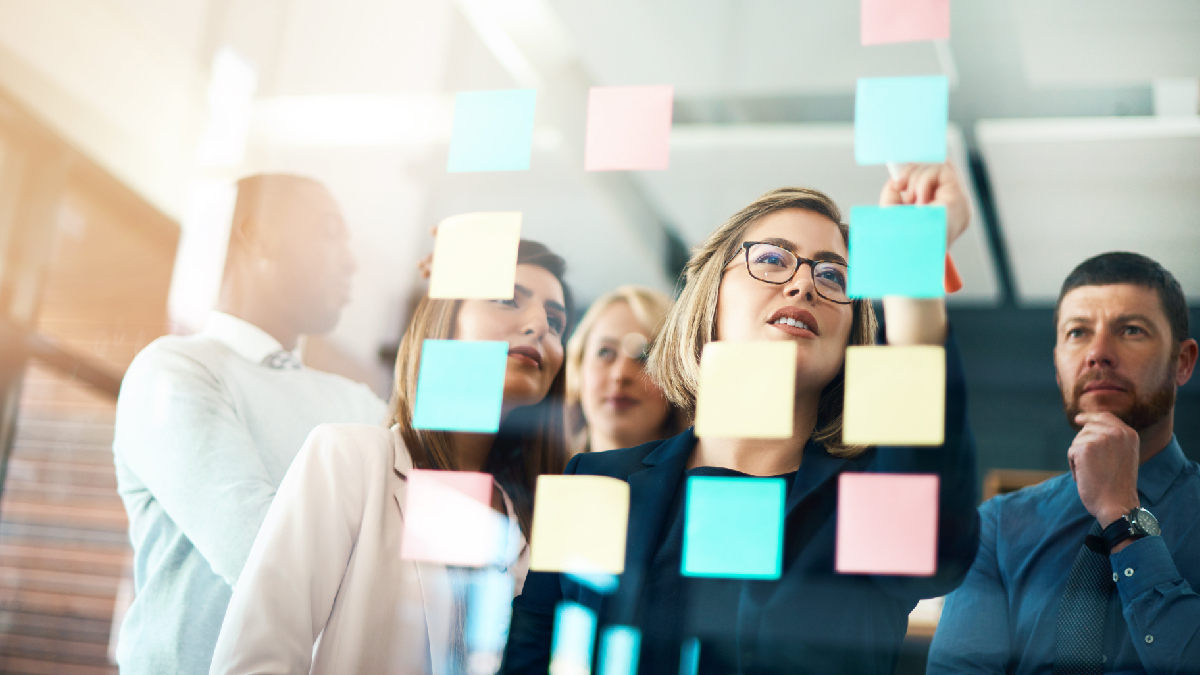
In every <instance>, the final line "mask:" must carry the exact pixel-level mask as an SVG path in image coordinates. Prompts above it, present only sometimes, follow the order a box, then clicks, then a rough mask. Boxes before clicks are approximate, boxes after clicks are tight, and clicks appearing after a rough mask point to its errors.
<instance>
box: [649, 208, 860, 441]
mask: <svg viewBox="0 0 1200 675" xmlns="http://www.w3.org/2000/svg"><path fill="white" fill-rule="evenodd" d="M785 209H800V210H803V211H809V212H811V213H816V214H818V215H822V216H825V217H826V218H828V219H829V220H830V221H831V222H832V223H833V224H835V225H836V226H837V228H838V230H839V231H840V232H841V234H842V241H843V242H846V245H847V246H849V241H850V229H849V227H847V226H846V224H845V223H843V222H842V212H841V210H840V209H838V207H837V204H835V203H834V201H833V200H832V199H830V198H829V197H828V196H826V195H825V194H824V193H822V192H819V191H817V190H812V189H808V188H779V189H777V190H772V191H770V192H768V193H766V194H765V195H763V196H761V197H759V198H758V199H756V200H754V202H753V203H751V204H750V205H749V206H747V207H746V208H744V209H742V210H741V211H738V212H737V213H735V214H734V215H733V216H732V217H731V218H730V219H729V220H727V221H725V223H724V224H723V225H721V226H720V227H718V228H717V229H715V230H713V231H712V232H711V233H710V234H709V235H708V237H706V238H705V239H704V241H703V242H701V243H700V245H699V246H697V247H696V248H695V249H693V250H692V257H691V259H690V260H688V263H687V266H686V267H685V268H684V271H683V276H682V279H681V280H682V282H683V284H684V286H683V292H682V293H681V294H680V295H679V300H677V301H676V302H675V306H674V307H673V308H671V311H670V312H669V313H668V314H667V319H666V323H665V324H664V326H663V330H662V333H660V334H659V336H658V339H657V340H655V341H654V345H653V347H652V348H651V350H650V361H649V364H648V367H649V371H650V375H651V377H653V378H654V380H655V382H657V383H658V385H659V386H660V387H662V390H663V393H664V394H666V396H667V398H668V399H670V401H671V402H672V403H674V404H675V405H676V406H678V407H679V408H680V409H682V410H684V411H685V413H686V414H688V415H693V414H695V410H696V391H697V390H698V389H699V384H700V353H701V351H702V350H703V349H704V345H706V344H708V343H709V342H711V341H713V340H715V339H716V337H717V336H716V330H717V324H716V313H717V293H718V291H719V290H720V288H721V279H722V278H723V274H724V270H725V267H726V266H727V265H729V263H731V262H732V261H733V259H734V257H735V256H737V255H738V253H739V252H740V251H741V250H742V249H741V245H742V238H743V237H744V235H745V233H746V230H748V229H749V228H750V226H751V225H753V224H754V223H756V222H758V221H759V220H760V219H761V218H763V217H764V216H767V215H769V214H772V213H775V212H777V211H783V210H785ZM851 308H852V311H853V319H852V321H853V323H852V325H851V328H850V339H849V344H851V345H872V344H875V334H876V332H877V330H878V327H879V324H878V321H877V320H876V318H875V310H874V309H873V308H872V307H871V302H870V301H869V300H863V299H857V300H854V302H853V303H852V304H851ZM844 380H845V366H844V365H843V368H842V369H841V370H839V371H838V374H837V376H836V377H834V378H833V381H831V382H830V383H829V384H828V385H826V386H825V389H824V390H822V392H821V397H820V401H819V403H818V404H817V426H816V429H815V430H814V431H813V435H812V438H811V440H813V441H816V442H818V443H823V444H824V445H825V449H826V451H828V452H829V454H831V455H834V456H836V457H855V456H858V455H860V454H862V453H863V452H864V451H865V450H866V447H865V446H848V445H843V444H842V405H843V397H844V395H845V392H844Z"/></svg>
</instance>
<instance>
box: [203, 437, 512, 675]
mask: <svg viewBox="0 0 1200 675" xmlns="http://www.w3.org/2000/svg"><path fill="white" fill-rule="evenodd" d="M411 471H412V459H411V457H410V456H409V454H408V450H407V449H406V448H405V447H404V443H403V441H402V440H401V438H400V434H399V432H398V430H397V427H393V428H392V429H384V428H382V427H379V426H366V425H357V424H327V425H322V426H320V427H317V428H316V429H315V430H314V431H313V433H312V435H311V436H309V438H308V441H307V442H305V445H304V449H303V450H301V451H300V454H299V455H298V456H297V457H296V462H295V464H293V465H292V468H291V470H290V471H288V475H287V477H286V478H285V479H284V481H283V484H282V485H281V486H280V487H279V494H278V495H277V496H276V498H275V502H274V503H273V504H272V505H271V509H270V512H269V513H268V514H267V518H266V521H265V522H264V523H263V526H262V531H261V532H260V533H259V536H258V540H257V541H255V542H254V549H253V550H252V551H251V552H250V559H249V560H248V561H247V562H246V569H245V571H244V572H243V574H242V578H241V579H240V580H239V582H238V585H237V588H236V590H235V591H234V594H233V599H232V601H231V602H230V603H229V612H228V614H227V615H226V616H225V625H224V626H223V627H222V628H221V637H220V640H218V642H217V648H216V653H215V655H214V656H213V663H212V671H211V672H212V673H213V674H220V675H235V674H250V673H255V674H263V675H266V674H273V673H296V674H303V673H310V672H311V673H319V674H321V675H326V674H327V675H345V674H347V673H371V674H372V675H375V674H379V675H383V674H389V673H390V674H396V675H423V674H425V673H433V675H453V674H455V673H461V672H464V669H463V668H462V665H463V664H464V663H469V664H470V666H469V668H468V669H466V670H469V672H472V673H483V674H485V675H486V673H490V672H494V670H495V667H496V666H498V665H499V656H500V654H499V652H500V650H501V649H502V648H503V645H504V642H503V638H502V635H501V636H498V637H496V638H495V639H483V640H482V641H480V640H478V639H476V644H474V645H472V644H470V640H467V641H466V643H467V644H464V639H463V634H464V629H465V628H467V627H468V626H469V624H470V621H471V620H472V617H474V618H475V619H479V618H481V613H480V612H478V611H476V612H474V614H473V615H472V616H467V611H466V605H464V603H463V602H462V600H463V598H464V593H463V592H462V591H463V590H464V589H463V588H462V585H463V583H464V579H465V574H469V573H471V572H470V571H469V570H467V569H465V568H451V569H448V568H447V567H445V566H443V565H440V564H437V563H429V562H414V561H412V560H405V559H402V557H401V550H400V545H401V540H402V538H403V535H404V517H405V513H404V510H405V508H406V498H407V484H408V475H409V473H410V472H411ZM504 501H505V508H506V511H507V515H508V517H509V524H510V527H509V529H508V537H507V542H506V546H505V547H504V549H505V551H506V552H505V553H504V554H503V555H502V556H501V557H500V560H498V561H497V562H498V563H499V565H498V567H493V568H491V570H492V572H493V573H495V574H503V575H507V576H508V577H509V578H511V579H512V586H511V587H510V588H511V591H510V592H507V594H506V596H505V597H503V598H501V600H502V601H503V602H502V606H501V609H502V610H503V612H502V613H503V616H495V615H493V614H492V613H491V612H483V614H486V615H488V618H489V619H494V620H489V621H488V623H491V624H495V627H496V628H497V629H498V630H499V631H502V632H503V631H506V630H507V627H508V622H507V620H505V617H506V616H507V612H508V611H510V610H511V599H512V597H513V595H516V594H519V593H520V592H521V587H522V586H523V584H524V582H525V575H526V573H527V571H528V569H529V548H528V547H527V546H526V545H525V539H524V537H523V536H522V535H521V532H520V529H519V528H517V527H516V526H515V522H516V519H515V516H514V514H513V510H512V502H511V501H510V500H509V499H508V497H507V495H505V499H504ZM486 569H487V568H480V569H479V570H478V571H477V572H476V574H477V575H478V574H486V571H485V570H486ZM476 578H479V577H478V576H477V577H476ZM467 583H469V581H468V582H467ZM471 632H472V633H475V631H474V630H472V631H471ZM318 636H319V638H320V639H319V641H318ZM314 642H315V643H316V648H315V649H314V647H313V644H314ZM480 657H482V660H481V659H480Z"/></svg>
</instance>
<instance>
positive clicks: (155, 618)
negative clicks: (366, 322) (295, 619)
mask: <svg viewBox="0 0 1200 675" xmlns="http://www.w3.org/2000/svg"><path fill="white" fill-rule="evenodd" d="M278 349H281V347H280V345H279V343H278V342H277V341H275V340H274V339H273V338H271V336H269V335H267V334H266V333H265V332H263V331H262V330H260V329H259V328H257V327H255V326H253V325H251V324H249V323H246V322H245V321H242V320H240V319H237V318H235V317H232V316H229V315H223V314H214V315H213V317H212V320H210V321H209V323H208V325H207V326H206V327H205V329H204V330H203V331H201V332H200V333H198V334H196V335H192V336H188V337H179V336H167V337H162V338H159V339H158V340H155V341H154V342H153V343H151V344H150V345H149V346H147V347H146V348H145V349H144V350H142V352H141V353H140V354H138V356H137V358H135V359H134V360H133V363H132V364H131V365H130V366H129V370H128V371H127V372H126V374H125V379H124V381H123V382H122V385H121V393H120V396H119V397H118V399H117V417H116V431H115V435H114V439H113V456H114V462H115V464H116V473H117V490H118V492H119V493H120V495H121V499H122V500H123V501H124V502H125V509H126V511H127V512H128V514H129V535H130V541H131V543H132V544H133V549H134V585H135V589H136V593H137V595H136V597H135V599H134V602H133V604H132V605H131V606H130V608H129V612H128V613H127V614H126V616H125V621H124V623H123V624H122V628H121V633H120V638H119V642H118V646H117V662H118V663H119V664H120V666H121V671H122V673H126V674H128V673H164V672H170V673H184V674H190V673H197V674H199V673H207V672H208V668H209V664H210V661H211V659H212V650H213V647H214V646H215V644H216V640H217V634H218V632H219V630H220V626H221V620H222V618H223V617H224V615H225V608H226V606H227V605H228V602H229V597H230V595H231V594H232V592H233V588H232V587H233V584H234V582H236V581H237V578H238V575H240V574H241V571H242V566H243V565H244V564H245V562H246V557H247V556H248V555H249V554H250V547H251V545H252V544H253V543H254V537H255V535H256V534H257V533H258V529H259V526H260V525H261V524H262V520H263V518H264V517H265V516H266V513H267V508H268V507H269V506H270V504H271V499H272V498H273V497H274V496H275V490H276V488H277V487H278V486H279V483H280V482H281V481H282V480H283V476H284V474H285V473H286V472H287V469H288V466H290V465H291V462H292V459H293V458H294V457H295V455H296V453H297V452H298V451H299V449H300V447H301V446H302V445H303V443H304V439H305V438H306V437H307V436H308V434H309V432H310V431H312V429H313V428H315V427H316V426H317V425H319V424H322V423H326V422H358V423H373V424H376V425H379V426H380V427H381V428H382V425H383V422H384V421H385V419H384V418H385V416H386V410H387V407H386V405H385V404H384V403H383V402H382V401H380V400H379V399H378V398H377V397H376V396H375V395H374V394H373V393H372V392H371V390H370V389H368V388H367V387H366V386H365V385H362V384H358V383H355V382H352V381H350V380H348V379H346V378H344V377H341V376H338V375H332V374H330V373H323V372H320V371H316V370H312V369H309V368H301V369H295V370H286V369H276V368H271V367H269V366H265V365H262V363H261V361H262V358H263V356H265V355H266V354H269V353H271V352H273V351H276V350H278Z"/></svg>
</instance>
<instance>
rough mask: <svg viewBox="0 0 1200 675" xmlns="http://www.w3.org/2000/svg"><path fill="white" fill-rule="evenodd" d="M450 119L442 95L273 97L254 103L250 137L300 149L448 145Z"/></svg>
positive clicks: (448, 99)
mask: <svg viewBox="0 0 1200 675" xmlns="http://www.w3.org/2000/svg"><path fill="white" fill-rule="evenodd" d="M453 119H454V97H453V96H450V95H444V94H426V93H411V94H328V95H319V96H277V97H273V98H265V99H262V100H260V101H259V103H258V105H257V106H256V109H255V113H254V137H255V138H256V139H260V140H262V141H263V142H264V143H266V144H269V145H276V146H301V147H338V146H363V145H370V146H378V145H420V144H430V143H447V142H449V140H450V130H451V125H452V123H453Z"/></svg>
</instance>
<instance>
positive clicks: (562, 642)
mask: <svg viewBox="0 0 1200 675" xmlns="http://www.w3.org/2000/svg"><path fill="white" fill-rule="evenodd" d="M595 637H596V613H595V612H593V611H592V610H590V609H588V608H587V607H584V606H583V605H580V604H578V603H575V602H560V603H558V608H557V609H556V610H555V612H554V638H553V640H552V641H551V647H550V675H589V674H590V673H591V672H592V646H593V644H594V643H595Z"/></svg>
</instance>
